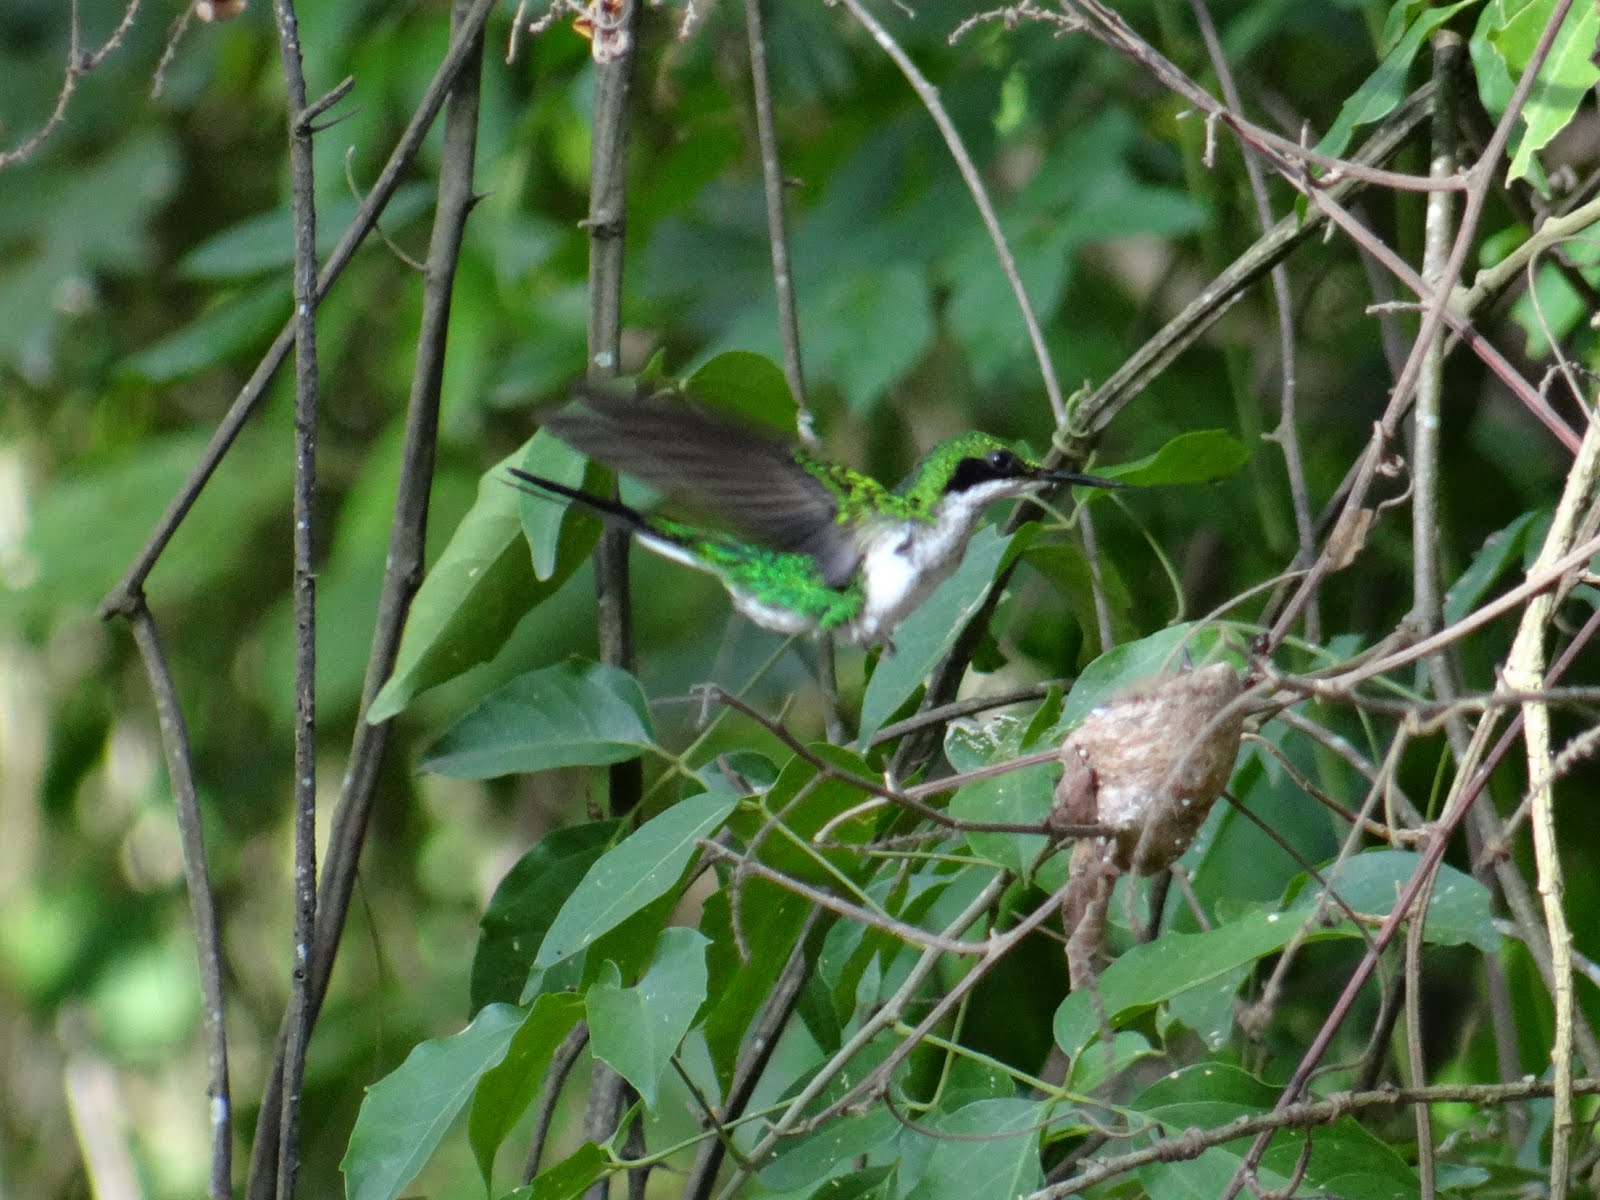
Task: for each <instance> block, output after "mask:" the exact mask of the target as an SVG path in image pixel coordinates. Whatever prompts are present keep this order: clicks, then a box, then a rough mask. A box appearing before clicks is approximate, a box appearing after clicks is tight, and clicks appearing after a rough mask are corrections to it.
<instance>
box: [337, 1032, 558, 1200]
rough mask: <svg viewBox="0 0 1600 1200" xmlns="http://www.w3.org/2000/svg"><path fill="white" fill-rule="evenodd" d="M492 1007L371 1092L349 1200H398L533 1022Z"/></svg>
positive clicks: (350, 1153)
mask: <svg viewBox="0 0 1600 1200" xmlns="http://www.w3.org/2000/svg"><path fill="white" fill-rule="evenodd" d="M525 1015H526V1014H524V1013H523V1011H522V1010H521V1009H520V1008H513V1007H512V1006H511V1005H509V1004H491V1005H490V1006H489V1007H488V1008H486V1009H484V1010H483V1011H482V1012H481V1013H479V1014H478V1015H477V1016H476V1017H475V1018H474V1019H473V1021H472V1024H471V1025H468V1026H467V1027H466V1028H465V1029H463V1030H462V1031H461V1032H460V1033H457V1034H455V1035H453V1036H451V1037H447V1038H437V1039H434V1040H432V1041H426V1042H423V1043H421V1044H420V1045H418V1046H417V1047H416V1048H415V1049H413V1050H412V1051H411V1053H410V1054H409V1055H408V1056H407V1057H406V1060H405V1062H403V1063H401V1064H400V1066H398V1067H397V1068H395V1070H393V1071H391V1072H390V1073H389V1074H388V1075H386V1076H384V1078H382V1079H380V1080H379V1081H378V1082H377V1083H375V1084H373V1085H372V1086H371V1087H369V1088H368V1089H367V1097H366V1099H365V1100H363V1101H362V1102H361V1111H360V1113H359V1114H358V1115H357V1116H356V1124H355V1128H354V1129H353V1130H352V1131H351V1133H350V1148H349V1149H348V1150H347V1151H346V1152H345V1156H344V1161H343V1162H342V1163H341V1164H340V1169H341V1170H342V1171H343V1172H344V1177H345V1195H346V1197H347V1198H348V1200H394V1197H396V1196H398V1195H400V1193H401V1191H402V1190H403V1189H404V1188H405V1186H406V1184H408V1183H410V1182H411V1181H412V1180H413V1179H415V1178H416V1177H417V1172H418V1171H420V1170H421V1169H422V1166H423V1164H424V1163H426V1162H427V1161H428V1158H429V1156H430V1155H432V1154H433V1151H434V1149H435V1147H437V1146H438V1145H439V1141H440V1139H441V1138H443V1137H444V1135H445V1131H446V1130H447V1129H449V1128H450V1124H451V1122H453V1121H454V1120H455V1118H456V1115H457V1114H458V1113H459V1112H460V1111H461V1110H462V1108H463V1107H465V1106H466V1103H467V1101H468V1100H470V1099H471V1098H472V1091H473V1088H475V1087H476V1086H477V1083H478V1080H479V1079H480V1078H482V1076H483V1075H484V1073H485V1072H487V1071H488V1070H490V1068H492V1067H494V1066H495V1065H496V1064H497V1063H499V1062H500V1061H501V1059H503V1058H504V1057H505V1055H506V1051H507V1050H508V1049H509V1048H510V1046H511V1041H512V1038H513V1037H514V1036H515V1035H516V1032H517V1030H518V1029H519V1028H520V1027H521V1026H522V1023H523V1020H524V1018H525Z"/></svg>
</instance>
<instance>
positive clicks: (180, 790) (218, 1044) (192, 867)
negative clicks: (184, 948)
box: [130, 604, 233, 1200]
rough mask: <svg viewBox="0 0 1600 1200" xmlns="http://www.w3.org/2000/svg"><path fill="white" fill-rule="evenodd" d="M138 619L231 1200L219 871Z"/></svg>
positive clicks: (183, 738) (154, 648) (136, 617)
mask: <svg viewBox="0 0 1600 1200" xmlns="http://www.w3.org/2000/svg"><path fill="white" fill-rule="evenodd" d="M130 621H131V624H132V627H133V639H134V641H135V642H136V643H137V644H138V647H139V656H140V657H141V658H142V659H143V660H144V669H145V672H146V673H147V674H148V675H149V676H150V690H151V691H152V692H153V693H154V695H155V702H156V718H157V720H158V721H159V723H160V726H161V746H162V749H163V751H164V752H165V753H166V758H167V777H168V779H169V780H171V782H172V795H173V799H174V801H175V807H176V812H177V819H178V838H179V844H180V845H181V847H182V850H183V878H184V885H185V889H186V890H187V891H188V893H189V913H190V917H191V918H192V919H193V921H194V944H195V950H196V951H197V952H198V954H199V958H200V998H201V1006H202V1007H201V1013H202V1020H203V1022H204V1026H205V1039H206V1065H207V1067H208V1068H209V1069H210V1074H211V1081H210V1083H209V1084H207V1086H206V1094H207V1095H208V1096H209V1097H210V1099H211V1114H210V1115H211V1180H210V1187H209V1191H208V1192H207V1195H208V1196H209V1197H210V1198H211V1200H230V1198H231V1197H232V1195H233V1094H232V1091H231V1089H230V1087H229V1084H228V1027H227V1023H226V1021H225V1020H224V1019H223V1007H222V1002H223V997H222V934H221V931H220V927H219V923H218V921H217V910H216V900H215V898H214V896H213V894H212V891H211V872H210V869H209V868H208V867H207V865H206V842H205V825H204V820H203V818H202V816H201V813H200V799H199V796H198V795H197V793H196V790H195V783H194V768H193V762H192V758H191V754H190V749H189V728H188V723H187V722H186V721H185V720H184V716H183V705H182V703H181V702H180V701H179V699H178V689H177V685H176V684H175V683H174V682H173V680H172V671H171V670H170V668H169V667H168V665H167V655H166V651H165V650H164V649H162V646H161V637H160V634H159V632H158V631H157V629H156V623H155V620H154V618H153V617H151V615H150V610H149V609H148V608H146V607H144V606H143V605H142V604H141V605H140V606H139V608H138V609H137V610H136V611H135V612H134V613H133V615H132V617H131V618H130Z"/></svg>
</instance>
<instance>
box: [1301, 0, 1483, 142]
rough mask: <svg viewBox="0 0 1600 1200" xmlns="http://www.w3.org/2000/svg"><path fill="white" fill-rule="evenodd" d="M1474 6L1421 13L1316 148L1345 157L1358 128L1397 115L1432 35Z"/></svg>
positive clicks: (1460, 1) (1462, 3)
mask: <svg viewBox="0 0 1600 1200" xmlns="http://www.w3.org/2000/svg"><path fill="white" fill-rule="evenodd" d="M1470 3H1473V0H1458V3H1456V4H1450V5H1446V6H1445V7H1443V8H1429V9H1425V10H1424V11H1423V12H1422V13H1420V14H1419V15H1418V17H1417V19H1416V20H1415V21H1413V22H1412V23H1411V26H1410V28H1408V29H1407V30H1406V32H1405V35H1404V36H1403V37H1401V39H1400V40H1399V42H1398V43H1396V44H1395V47H1394V49H1393V50H1390V51H1389V53H1388V54H1386V55H1384V57H1383V61H1382V62H1381V63H1379V64H1378V68H1377V70H1375V71H1373V73H1372V74H1371V75H1369V76H1367V79H1366V81H1365V82H1364V83H1363V84H1362V85H1361V86H1360V87H1358V88H1357V89H1356V90H1355V91H1354V92H1352V93H1351V95H1350V98H1349V99H1348V100H1346V101H1345V102H1344V105H1343V106H1342V107H1341V108H1340V109H1339V115H1338V116H1337V117H1335V118H1334V122H1333V124H1332V125H1331V126H1330V127H1329V128H1328V132H1327V133H1326V134H1324V135H1323V138H1322V140H1321V141H1320V142H1318V143H1317V145H1316V149H1317V150H1318V151H1319V152H1321V153H1323V154H1335V155H1337V154H1343V153H1344V151H1345V147H1347V146H1348V145H1349V144H1350V137H1351V135H1352V134H1353V133H1354V132H1355V131H1356V128H1357V126H1360V125H1370V124H1371V123H1372V122H1373V121H1381V120H1383V118H1384V117H1386V116H1388V115H1389V114H1390V113H1391V112H1393V111H1394V110H1395V108H1396V107H1397V106H1398V105H1399V103H1400V101H1402V100H1404V99H1405V95H1406V77H1407V76H1408V75H1409V74H1410V73H1411V64H1412V63H1413V62H1415V61H1416V58H1417V54H1418V52H1419V51H1421V49H1422V46H1423V43H1424V42H1425V41H1427V38H1428V35H1429V34H1430V33H1432V32H1433V31H1434V30H1435V29H1437V28H1439V26H1440V25H1443V24H1444V23H1445V22H1446V21H1448V20H1449V19H1450V18H1451V17H1453V16H1454V15H1455V14H1456V13H1457V12H1459V11H1460V10H1461V9H1463V8H1465V7H1466V6H1467V5H1468V4H1470Z"/></svg>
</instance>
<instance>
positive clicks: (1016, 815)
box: [944, 714, 1055, 878]
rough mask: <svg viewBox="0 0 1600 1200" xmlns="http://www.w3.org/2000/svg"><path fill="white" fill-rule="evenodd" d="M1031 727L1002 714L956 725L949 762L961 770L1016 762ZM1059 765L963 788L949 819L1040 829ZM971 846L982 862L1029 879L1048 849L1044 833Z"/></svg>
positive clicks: (980, 836)
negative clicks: (1024, 734) (1024, 736)
mask: <svg viewBox="0 0 1600 1200" xmlns="http://www.w3.org/2000/svg"><path fill="white" fill-rule="evenodd" d="M1026 729H1027V724H1026V723H1025V722H1024V721H1023V719H1022V718H1021V717H1018V716H1014V715H1011V714H1002V715H1000V716H996V717H991V718H990V719H988V720H986V721H975V720H962V721H952V722H951V723H950V726H949V728H948V729H947V730H946V732H945V739H944V751H945V757H946V758H948V759H949V760H950V765H951V766H952V767H954V768H955V769H956V770H957V771H973V770H976V769H977V768H979V767H985V766H991V765H993V764H995V763H1002V762H1005V761H1007V760H1008V759H1012V758H1015V757H1017V755H1019V754H1020V753H1022V735H1023V733H1024V732H1025V731H1026ZM1054 776H1055V766H1054V764H1052V763H1039V764H1037V765H1036V766H1032V767H1025V768H1023V769H1022V770H1020V771H1010V772H1007V773H1006V774H1004V775H995V776H992V777H991V778H988V779H980V780H978V781H977V782H975V783H969V784H966V785H965V786H963V787H962V788H961V789H960V790H959V791H957V792H956V794H955V795H954V796H953V797H951V799H950V809H949V811H950V815H951V816H952V817H956V818H958V819H960V820H963V821H1007V822H1011V823H1013V824H1017V825H1032V824H1042V823H1043V821H1044V819H1045V817H1047V816H1049V815H1050V807H1051V804H1052V803H1053V802H1054V794H1053V792H1054V787H1055V778H1054ZM966 839H967V844H968V845H969V846H971V847H972V852H973V853H974V854H976V855H978V856H979V857H980V858H985V859H988V860H989V861H990V862H992V863H994V864H995V865H996V866H1000V867H1004V868H1005V869H1006V870H1008V871H1010V872H1012V873H1013V874H1015V875H1019V876H1022V877H1023V878H1028V877H1029V876H1031V874H1032V872H1033V867H1034V864H1035V863H1036V862H1037V861H1038V858H1039V855H1040V854H1041V853H1042V852H1043V851H1044V848H1045V847H1046V846H1047V845H1048V844H1049V840H1050V839H1049V838H1047V837H1046V836H1044V835H1043V834H1038V835H1035V834H1025V833H968V834H967V835H966Z"/></svg>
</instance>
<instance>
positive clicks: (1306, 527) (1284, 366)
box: [1189, 0, 1431, 641]
mask: <svg viewBox="0 0 1600 1200" xmlns="http://www.w3.org/2000/svg"><path fill="white" fill-rule="evenodd" d="M1189 7H1190V9H1191V11H1193V13H1194V19H1195V24H1196V26H1198V28H1199V30H1200V39H1201V41H1203V42H1204V43H1205V47H1206V57H1207V58H1209V59H1210V60H1211V69H1212V70H1213V71H1215V72H1216V73H1217V84H1218V86H1219V87H1221V89H1222V98H1223V100H1224V101H1225V102H1226V103H1227V105H1228V108H1229V109H1231V110H1232V111H1233V112H1234V113H1236V114H1238V115H1239V116H1240V117H1243V116H1244V101H1243V99H1242V97H1241V96H1240V95H1239V87H1238V85H1237V84H1236V83H1235V82H1234V78H1233V71H1232V69H1231V68H1230V67H1229V66H1228V57H1227V55H1226V54H1225V53H1223V49H1222V40H1221V39H1220V38H1219V37H1218V36H1217V27H1216V24H1215V22H1213V21H1212V19H1211V10H1210V9H1209V8H1207V7H1206V3H1205V0H1189ZM1242 157H1243V159H1244V172H1245V176H1246V178H1247V179H1248V180H1249V181H1250V196H1251V198H1252V199H1253V200H1254V201H1255V206H1256V221H1257V223H1258V224H1259V225H1260V227H1261V232H1262V233H1264V234H1265V233H1269V232H1271V230H1272V225H1273V220H1272V203H1271V201H1270V200H1269V199H1268V198H1267V181H1266V178H1265V177H1264V175H1263V174H1262V171H1261V163H1260V160H1258V159H1257V158H1256V156H1255V155H1253V154H1246V155H1243V156H1242ZM1430 199H1431V194H1430ZM1272 299H1273V309H1274V312H1275V314H1276V316H1277V318H1278V359H1279V371H1278V386H1279V391H1278V427H1277V428H1276V429H1274V430H1273V431H1272V432H1271V433H1268V434H1264V435H1263V436H1264V437H1265V438H1266V439H1267V440H1268V441H1271V442H1275V443H1276V444H1277V446H1278V449H1279V450H1280V451H1282V453H1283V465H1284V470H1285V472H1286V473H1287V475H1288V478H1289V500H1290V504H1291V506H1292V507H1293V509H1294V528H1295V535H1296V538H1297V539H1298V542H1299V553H1298V555H1297V556H1296V561H1300V562H1310V561H1311V556H1312V554H1314V553H1315V551H1316V547H1315V546H1314V545H1313V544H1312V538H1313V531H1312V528H1311V500H1310V496H1309V493H1308V492H1307V490H1306V472H1305V464H1304V462H1303V461H1302V459H1301V456H1300V434H1299V430H1298V429H1297V427H1296V425H1295V394H1296V370H1295V348H1294V305H1293V300H1292V298H1291V296H1290V294H1289V272H1288V271H1287V270H1285V269H1284V267H1283V265H1282V264H1281V263H1279V264H1278V265H1276V266H1274V267H1273V268H1272ZM1319 629H1320V618H1319V616H1318V614H1317V610H1316V606H1315V605H1309V606H1307V608H1306V634H1307V636H1308V637H1309V638H1310V639H1311V640H1312V641H1317V640H1319V638H1320V633H1319Z"/></svg>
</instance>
